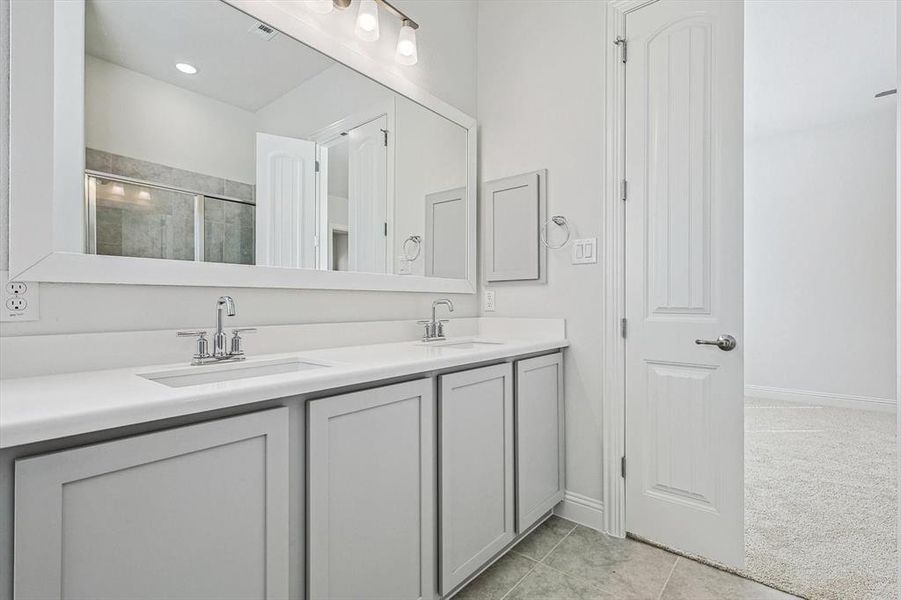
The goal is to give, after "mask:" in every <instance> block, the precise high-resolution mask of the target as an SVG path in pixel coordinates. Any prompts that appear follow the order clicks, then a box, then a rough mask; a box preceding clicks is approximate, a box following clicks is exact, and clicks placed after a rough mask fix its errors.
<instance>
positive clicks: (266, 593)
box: [14, 408, 289, 600]
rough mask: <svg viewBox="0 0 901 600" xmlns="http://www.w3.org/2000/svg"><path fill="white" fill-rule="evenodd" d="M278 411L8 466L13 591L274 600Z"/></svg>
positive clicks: (44, 595)
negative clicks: (12, 469) (11, 491)
mask: <svg viewBox="0 0 901 600" xmlns="http://www.w3.org/2000/svg"><path fill="white" fill-rule="evenodd" d="M288 473H289V469H288V409H286V408H278V409H273V410H267V411H261V412H257V413H251V414H248V415H243V416H238V417H231V418H227V419H221V420H217V421H211V422H208V423H202V424H199V425H190V426H185V427H179V428H176V429H170V430H166V431H161V432H158V433H151V434H146V435H139V436H135V437H130V438H125V439H121V440H116V441H112V442H106V443H100V444H96V445H91V446H84V447H80V448H75V449H72V450H65V451H61V452H56V453H53V454H46V455H42V456H37V457H32V458H24V459H19V460H17V461H16V463H15V568H14V571H15V573H14V577H15V583H14V594H15V598H16V600H28V599H40V600H50V599H53V598H57V599H59V598H91V599H92V600H101V599H106V598H108V599H110V600H128V599H131V598H134V599H138V598H140V599H147V598H179V599H180V600H182V599H204V600H207V599H209V598H217V599H228V598H242V599H243V598H266V599H270V598H271V599H275V598H285V597H287V595H288V577H289V574H288V570H289V559H288V510H289V509H288Z"/></svg>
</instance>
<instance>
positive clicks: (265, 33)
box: [247, 21, 278, 42]
mask: <svg viewBox="0 0 901 600" xmlns="http://www.w3.org/2000/svg"><path fill="white" fill-rule="evenodd" d="M247 33H252V34H254V35H255V36H257V37H259V38H262V39H264V40H266V41H267V42H268V41H269V40H271V39H272V38H274V37H275V36H276V34H278V32H277V31H276V30H275V29H273V28H272V27H269V25H266V24H265V23H260V22H259V21H257V22H256V23H254V24H253V26H252V27H251V28H250V29H248V30H247Z"/></svg>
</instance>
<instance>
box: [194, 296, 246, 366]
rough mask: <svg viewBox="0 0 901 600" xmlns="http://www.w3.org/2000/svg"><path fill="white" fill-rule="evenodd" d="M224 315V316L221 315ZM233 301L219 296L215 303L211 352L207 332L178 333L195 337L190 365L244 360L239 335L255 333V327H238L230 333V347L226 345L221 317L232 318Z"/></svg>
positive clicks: (227, 297) (199, 330)
mask: <svg viewBox="0 0 901 600" xmlns="http://www.w3.org/2000/svg"><path fill="white" fill-rule="evenodd" d="M223 313H224V314H223ZM235 314H237V313H236V312H235V300H234V299H233V298H232V297H231V296H221V297H220V298H219V300H217V301H216V333H215V334H214V335H213V352H212V353H210V351H209V349H210V344H209V341H207V339H206V336H207V332H206V331H204V330H202V329H198V330H191V331H179V332H178V333H176V335H177V336H178V337H196V338H197V346H196V347H195V350H194V358H193V360H192V361H191V364H192V365H206V364H210V363H216V362H223V361H234V360H244V358H245V356H244V349H243V348H242V346H241V334H242V333H251V332H253V331H256V328H255V327H240V328H238V329H234V330H233V331H232V339H231V346H230V347H229V344H228V336H227V335H226V334H225V330H224V328H223V325H224V322H223V321H224V319H223V316H229V317H234V316H235Z"/></svg>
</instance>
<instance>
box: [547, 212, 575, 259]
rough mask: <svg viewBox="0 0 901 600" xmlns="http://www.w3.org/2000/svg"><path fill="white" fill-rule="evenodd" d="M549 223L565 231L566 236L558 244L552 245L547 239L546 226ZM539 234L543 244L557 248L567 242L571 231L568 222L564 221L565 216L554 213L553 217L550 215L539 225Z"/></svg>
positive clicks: (553, 248)
mask: <svg viewBox="0 0 901 600" xmlns="http://www.w3.org/2000/svg"><path fill="white" fill-rule="evenodd" d="M551 223H553V224H554V225H556V226H557V227H562V228H563V229H564V230H565V231H566V237H565V238H564V239H563V241H562V242H561V243H560V244H558V245H556V246H552V245H551V244H550V243H549V242H548V241H547V228H548V225H550V224H551ZM540 236H541V243H542V244H544V245H545V246H547V247H548V248H550V249H551V250H559V249H560V248H562V247H563V246H565V245H566V244H567V243H569V238H570V237H571V236H572V232H571V231H570V229H569V223H568V222H567V221H566V217H564V216H563V215H554V216H553V217H551V218H550V219H548V220H547V221H545V222H544V225H542V226H541V232H540Z"/></svg>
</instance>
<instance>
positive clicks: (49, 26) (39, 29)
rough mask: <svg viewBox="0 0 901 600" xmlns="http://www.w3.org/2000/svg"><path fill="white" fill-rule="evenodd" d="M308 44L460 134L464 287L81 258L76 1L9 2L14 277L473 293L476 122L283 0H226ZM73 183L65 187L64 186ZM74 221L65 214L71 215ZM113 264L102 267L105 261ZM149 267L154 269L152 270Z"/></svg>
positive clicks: (80, 52)
mask: <svg viewBox="0 0 901 600" xmlns="http://www.w3.org/2000/svg"><path fill="white" fill-rule="evenodd" d="M228 3H229V4H231V5H233V6H234V7H236V8H238V9H239V10H242V11H244V12H245V13H247V14H249V15H251V16H253V17H254V18H256V19H259V20H261V21H263V22H266V23H269V24H271V25H272V26H273V27H275V28H277V29H279V30H280V31H282V32H284V33H285V34H286V35H288V36H291V37H293V38H295V39H297V40H299V41H300V42H302V43H304V44H307V45H308V46H310V47H312V48H314V49H316V50H319V51H320V52H323V53H324V54H326V55H328V56H330V57H332V58H334V59H335V60H336V61H338V62H340V63H343V64H344V65H346V66H348V67H350V68H352V69H354V70H356V71H358V72H359V73H361V74H362V75H365V76H367V77H369V78H371V79H373V80H375V81H377V82H379V83H382V84H384V85H386V86H387V87H389V88H390V89H392V90H394V91H396V92H397V93H399V94H401V95H403V96H406V97H407V98H409V99H411V100H412V101H414V102H416V103H418V104H420V105H422V106H423V107H425V108H427V109H429V110H431V111H433V112H435V113H437V114H439V115H441V116H443V117H445V118H447V119H448V120H450V121H452V122H454V123H457V124H458V125H460V126H461V127H463V128H465V129H466V130H467V147H466V148H467V159H466V160H467V174H466V188H467V211H468V215H467V217H468V218H467V226H468V231H467V251H468V256H467V278H466V279H459V280H449V279H441V278H425V277H409V276H402V275H395V274H393V273H389V274H382V273H333V272H329V271H319V270H315V269H279V268H273V267H256V266H249V265H230V264H215V265H214V264H212V263H198V264H194V265H185V264H184V263H183V261H166V260H156V259H149V260H148V259H141V258H131V257H100V256H96V255H84V254H78V253H80V252H81V250H82V248H83V240H82V239H81V238H82V235H83V232H82V228H76V229H77V238H78V239H75V236H74V234H73V233H72V232H71V231H70V230H71V229H72V228H71V227H69V226H68V225H69V224H71V222H72V219H76V220H79V219H81V218H82V216H81V212H82V206H83V202H81V201H79V202H77V203H73V202H72V197H73V195H74V194H77V195H78V197H79V199H80V197H81V195H82V194H83V189H84V180H83V166H84V161H83V154H84V132H83V127H82V126H83V112H84V111H83V107H82V104H81V101H79V102H74V101H73V100H72V99H73V98H76V99H77V98H82V96H83V94H80V93H79V90H80V89H81V88H82V87H83V86H84V78H83V74H84V65H83V59H84V39H83V37H79V36H83V31H84V1H83V0H78V1H73V2H58V1H57V2H13V3H12V5H11V9H10V10H11V12H10V23H11V26H10V181H9V185H10V200H9V204H10V208H9V210H10V232H9V238H10V244H9V246H10V248H9V271H10V276H11V277H14V278H21V279H23V280H26V281H51V282H68V283H111V284H138V285H177V286H215V287H260V288H290V289H346V290H371V291H376V290H383V291H407V292H432V293H460V294H474V293H476V291H477V281H476V277H477V268H476V256H477V246H476V244H477V241H476V237H477V232H476V210H477V208H476V207H477V204H476V193H477V191H476V168H477V156H476V150H477V124H476V120H475V119H474V118H473V117H471V116H469V115H467V114H465V113H463V112H462V111H460V110H458V109H457V108H454V107H453V106H451V105H449V104H447V103H446V102H444V101H442V100H440V99H438V98H437V97H435V96H433V95H432V94H430V93H429V92H427V91H425V90H424V89H423V88H420V87H419V86H417V85H416V84H414V83H412V82H410V81H408V80H407V79H405V78H404V77H403V76H402V75H400V74H399V73H395V72H393V71H392V70H391V69H390V68H389V67H388V66H386V65H383V64H381V63H379V62H377V61H376V60H375V59H373V58H371V57H369V56H367V55H365V54H362V53H360V52H358V51H357V50H354V49H352V48H351V47H349V46H347V45H345V44H344V43H343V42H340V41H338V40H337V39H335V38H333V37H332V36H331V35H330V34H329V33H328V32H325V31H322V30H321V29H320V28H319V27H318V26H317V25H315V24H313V23H309V22H306V21H304V20H303V18H302V17H300V16H298V15H297V14H295V13H294V12H292V13H289V12H286V10H287V7H286V6H282V5H283V4H286V3H278V2H260V1H257V0H229V1H228ZM70 181H71V183H70ZM73 206H77V209H78V215H77V216H73V215H72V214H71V213H72V210H74V209H73V208H72V207H73ZM111 258H112V259H115V260H109V259H111ZM154 263H155V264H154Z"/></svg>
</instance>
